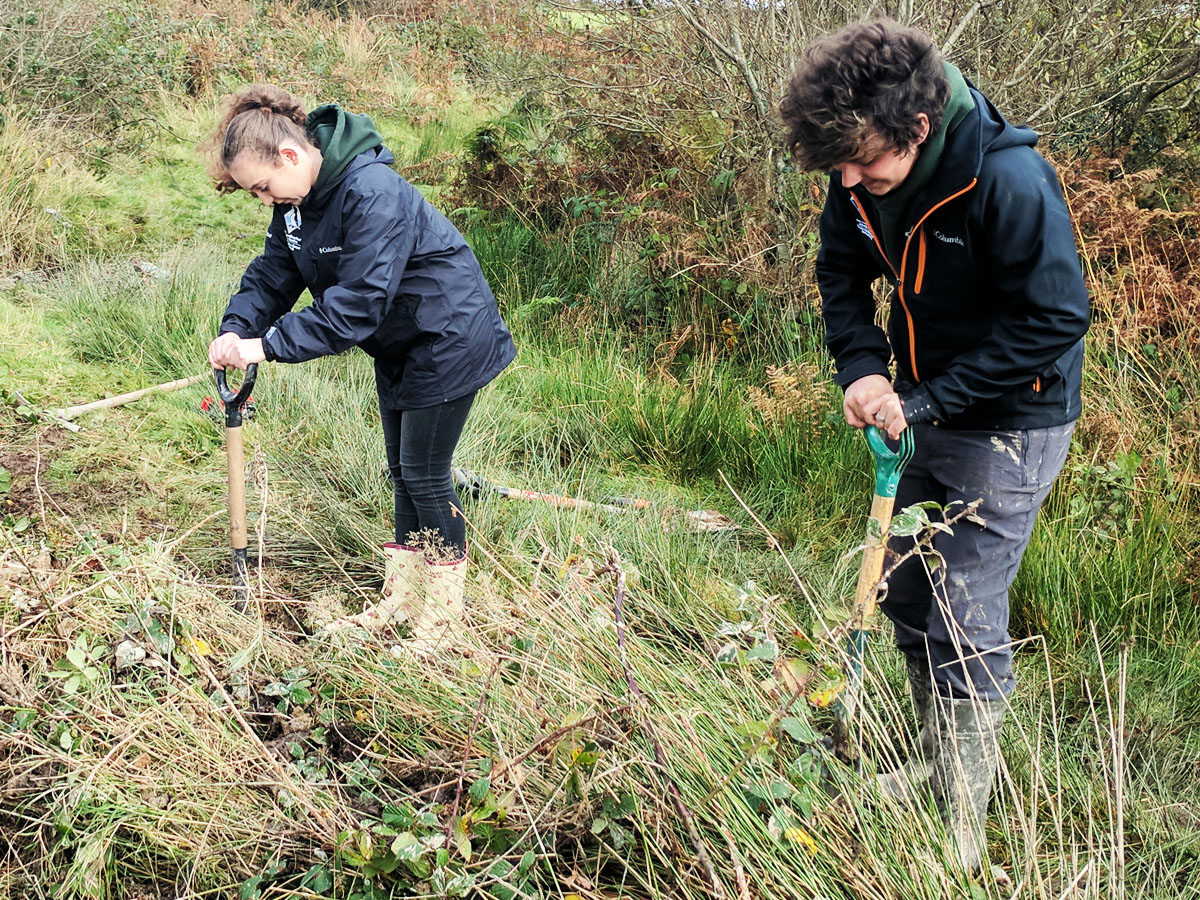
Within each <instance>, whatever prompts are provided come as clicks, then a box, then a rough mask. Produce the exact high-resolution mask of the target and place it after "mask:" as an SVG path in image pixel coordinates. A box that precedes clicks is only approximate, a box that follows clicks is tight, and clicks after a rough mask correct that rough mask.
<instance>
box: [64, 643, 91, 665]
mask: <svg viewBox="0 0 1200 900" xmlns="http://www.w3.org/2000/svg"><path fill="white" fill-rule="evenodd" d="M67 659H69V660H70V661H71V663H72V665H74V666H75V667H77V668H80V669H82V668H83V667H84V665H86V664H87V654H86V653H84V652H83V651H82V650H80V649H79V647H78V645H76V646H74V647H71V648H69V649H68V650H67Z"/></svg>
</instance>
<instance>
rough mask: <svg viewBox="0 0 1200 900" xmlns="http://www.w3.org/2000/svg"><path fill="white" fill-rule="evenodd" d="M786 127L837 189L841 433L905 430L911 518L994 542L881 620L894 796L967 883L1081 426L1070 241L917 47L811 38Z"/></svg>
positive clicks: (1038, 188)
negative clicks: (882, 320) (876, 291)
mask: <svg viewBox="0 0 1200 900" xmlns="http://www.w3.org/2000/svg"><path fill="white" fill-rule="evenodd" d="M780 110H781V114H782V117H783V120H784V124H785V125H786V126H787V127H788V131H789V143H790V146H791V149H792V153H793V156H794V159H795V161H796V163H797V165H798V166H799V167H800V168H802V169H803V170H805V171H814V170H830V179H829V181H830V183H829V194H828V198H827V200H826V202H825V208H824V211H823V213H822V215H821V224H820V233H821V249H820V252H819V253H818V255H817V279H818V283H819V285H820V290H821V298H822V313H823V318H824V321H825V327H826V343H827V345H828V347H829V349H830V351H831V353H832V354H833V357H834V360H835V363H836V367H837V375H836V380H837V382H838V384H840V385H842V387H843V388H844V389H845V401H844V405H843V411H844V413H845V417H846V421H847V422H848V423H849V424H850V425H852V426H854V427H856V428H862V427H864V426H866V425H875V426H877V427H878V428H880V429H881V430H883V431H886V432H887V433H888V434H889V435H890V436H891V437H893V438H895V437H898V436H899V435H900V434H901V433H902V432H903V431H904V430H905V429H906V428H911V429H913V438H914V441H915V445H916V455H915V457H914V458H913V460H912V462H911V463H909V465H908V467H907V469H906V470H905V472H904V475H903V477H902V479H901V481H900V486H899V491H898V494H897V497H896V508H897V509H902V508H903V507H905V506H908V505H911V504H913V503H917V502H920V501H924V500H932V501H936V502H938V503H940V504H943V505H946V504H951V503H957V502H961V503H970V502H973V501H976V500H981V501H982V502H981V504H980V506H979V516H980V517H981V518H982V519H983V520H984V522H985V523H986V524H984V525H979V524H975V523H972V522H968V521H966V520H961V521H960V522H959V523H958V524H957V525H956V526H955V528H954V533H953V534H939V535H937V537H936V538H935V540H934V544H933V546H934V549H935V550H936V551H937V552H938V553H939V554H940V555H941V557H942V559H943V560H944V561H945V569H944V572H945V574H944V577H943V576H941V575H940V572H939V573H938V575H937V576H936V577H935V576H934V575H931V574H930V572H929V571H928V570H927V568H926V566H925V565H924V563H923V561H922V560H921V559H920V558H917V557H913V558H911V559H910V560H908V561H907V562H905V563H903V564H902V565H899V566H897V567H894V568H893V569H892V571H891V572H889V573H888V574H887V576H886V581H887V586H888V589H887V593H886V596H885V599H884V602H883V604H882V608H883V610H884V611H885V613H886V614H887V615H888V617H889V618H890V619H891V620H892V622H893V623H894V624H895V630H896V643H897V646H898V647H899V648H900V650H901V651H902V652H903V653H904V655H905V658H906V661H907V669H908V675H909V682H910V687H911V690H912V694H913V698H914V702H915V704H916V707H917V711H918V715H919V717H920V721H921V735H920V746H919V748H918V749H917V751H916V752H915V753H914V755H913V757H912V758H911V759H910V760H909V761H908V762H907V763H906V764H905V765H904V767H902V769H900V770H899V771H897V772H894V773H890V774H887V775H881V776H879V786H880V789H881V791H882V792H884V793H886V794H889V795H893V796H906V795H911V793H912V791H913V790H914V789H915V788H918V787H921V788H923V787H924V786H926V785H928V787H929V788H930V789H931V790H932V792H933V795H934V798H935V800H936V802H937V804H938V808H939V810H941V812H942V814H943V816H944V817H945V819H946V822H947V825H948V827H949V828H950V830H951V833H952V834H953V836H954V838H955V841H956V846H957V850H958V854H959V857H960V859H961V861H962V863H963V865H964V866H965V867H966V868H968V869H969V870H975V869H978V868H979V867H980V866H981V864H982V863H983V861H984V859H985V857H986V843H985V842H984V838H983V824H984V819H985V817H986V813H987V804H988V798H989V795H990V793H991V788H992V783H993V781H994V778H995V773H996V769H997V766H998V758H999V748H998V744H997V739H998V735H999V729H1000V724H1001V722H1002V720H1003V717H1004V713H1005V710H1006V708H1007V700H1006V698H1007V697H1008V695H1009V694H1010V693H1011V692H1012V690H1013V686H1014V681H1013V672H1012V649H1011V643H1010V641H1009V636H1008V589H1009V586H1010V585H1011V584H1012V581H1013V578H1014V576H1015V575H1016V571H1017V567H1018V565H1019V563H1020V560H1021V555H1022V553H1023V552H1024V550H1025V546H1026V544H1027V543H1028V541H1029V536H1030V533H1031V531H1032V529H1033V523H1034V519H1035V518H1036V516H1037V512H1038V509H1039V507H1040V506H1041V504H1042V502H1043V501H1044V500H1045V498H1046V495H1047V493H1048V492H1049V490H1050V485H1051V483H1052V482H1053V480H1054V478H1055V476H1056V475H1057V474H1058V472H1059V470H1060V469H1061V468H1062V464H1063V461H1064V459H1065V457H1066V454H1067V448H1068V445H1069V443H1070V439H1071V431H1072V429H1073V427H1074V421H1075V419H1076V418H1077V417H1078V416H1079V412H1080V368H1081V364H1082V361H1083V336H1084V333H1085V332H1086V331H1087V328H1088V298H1087V292H1086V290H1085V287H1084V283H1083V278H1082V275H1081V271H1080V266H1079V260H1078V257H1077V254H1076V250H1075V244H1074V237H1073V232H1072V228H1071V222H1070V219H1069V217H1068V213H1067V207H1066V203H1065V201H1064V199H1063V196H1062V193H1061V190H1060V188H1059V184H1058V178H1057V176H1056V175H1055V172H1054V170H1053V169H1052V168H1051V167H1050V165H1049V164H1048V163H1047V162H1046V161H1045V160H1044V159H1043V158H1042V157H1041V156H1040V155H1039V154H1038V153H1037V152H1036V151H1035V150H1034V149H1033V145H1034V143H1035V142H1036V140H1037V136H1036V135H1035V134H1034V132H1033V131H1031V130H1030V129H1028V128H1018V127H1014V126H1012V125H1010V124H1009V123H1008V122H1006V121H1005V120H1004V118H1003V117H1002V116H1001V115H1000V113H999V112H997V111H996V109H995V107H993V106H992V104H991V103H990V102H989V101H988V99H987V98H986V97H984V96H983V95H982V94H981V93H979V91H978V90H976V89H975V88H974V87H973V86H972V85H971V84H970V83H968V82H967V81H966V79H965V78H964V77H963V76H962V74H961V73H960V72H959V71H958V70H957V69H956V68H954V67H953V66H951V65H949V64H948V63H945V62H944V61H943V60H942V58H941V55H940V54H939V52H938V50H937V48H936V47H935V46H934V44H933V41H932V39H931V38H930V37H929V36H928V35H926V34H924V33H923V32H921V31H918V30H916V29H913V28H908V27H905V26H901V25H899V24H897V23H895V22H890V21H870V22H860V23H857V24H853V25H850V26H848V27H846V28H844V29H843V30H841V31H839V32H837V33H836V34H833V35H830V36H828V37H825V38H823V39H820V40H818V41H817V42H816V43H814V44H813V45H812V46H810V47H809V48H808V49H807V50H806V51H805V53H804V55H803V57H802V58H801V60H800V62H799V65H798V69H797V72H796V74H795V76H794V77H793V79H792V81H791V83H790V84H789V86H788V90H787V93H786V96H785V97H784V99H783V101H782V103H781V106H780ZM880 277H883V278H886V279H887V280H888V282H889V283H890V285H891V298H890V300H891V302H890V315H889V318H888V327H887V332H886V334H885V332H884V331H883V330H882V329H881V328H879V327H878V326H877V325H876V324H875V301H874V297H873V294H872V284H873V283H874V282H875V281H876V280H877V279H878V278H880ZM893 359H894V361H895V368H896V372H895V377H894V379H893V378H892V376H891V374H890V371H889V363H890V361H891V360H893ZM911 546H912V544H911V542H908V543H907V546H905V545H904V544H901V542H899V541H897V540H892V541H889V549H891V550H893V551H895V552H897V553H899V554H903V553H904V552H905V550H906V549H908V548H911Z"/></svg>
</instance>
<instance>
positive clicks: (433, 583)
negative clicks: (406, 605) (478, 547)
mask: <svg viewBox="0 0 1200 900" xmlns="http://www.w3.org/2000/svg"><path fill="white" fill-rule="evenodd" d="M424 565H425V603H424V605H423V607H422V609H421V611H420V613H419V614H418V615H416V616H414V617H413V618H412V619H411V620H410V626H411V628H412V632H411V634H410V636H409V640H408V641H407V642H406V644H407V647H408V649H411V650H413V651H415V652H417V653H432V652H434V651H436V650H439V649H442V648H445V647H449V646H453V645H454V644H456V643H457V642H458V637H459V636H460V635H461V634H462V632H463V627H464V622H465V616H464V611H463V588H464V587H465V586H466V582H467V555H466V553H463V555H462V557H461V558H459V559H451V560H430V559H426V560H425V563H424Z"/></svg>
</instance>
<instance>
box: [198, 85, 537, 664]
mask: <svg viewBox="0 0 1200 900" xmlns="http://www.w3.org/2000/svg"><path fill="white" fill-rule="evenodd" d="M212 143H213V146H214V147H215V150H216V153H215V156H214V159H213V171H212V174H213V176H214V180H215V182H216V187H217V190H218V191H220V192H222V193H231V192H233V191H237V190H245V191H249V192H250V193H251V194H253V195H254V196H255V197H257V198H258V199H259V200H261V201H262V202H263V203H265V204H267V205H268V206H271V207H273V209H274V213H273V215H272V218H271V224H270V227H269V228H268V230H267V239H266V246H265V249H264V250H263V253H262V255H261V256H259V257H258V258H257V259H255V260H254V261H253V262H252V263H250V266H249V267H248V268H247V269H246V273H245V275H243V276H242V282H241V288H240V289H239V290H238V292H237V293H236V294H234V295H233V298H232V299H231V300H230V301H229V308H228V309H227V310H226V312H225V317H224V318H223V319H222V321H221V331H220V334H219V335H218V337H217V338H216V339H215V340H214V341H213V342H212V343H211V344H210V345H209V348H208V361H209V363H210V364H212V365H213V366H214V367H217V368H222V367H225V366H234V367H236V368H239V369H245V368H246V367H247V366H248V365H250V364H251V363H259V362H263V361H276V362H286V363H298V362H303V361H304V360H307V359H314V358H316V357H319V356H326V355H329V354H334V353H341V352H342V351H344V350H348V349H349V348H351V347H361V348H362V349H363V350H364V351H365V352H366V353H368V354H369V355H370V356H372V357H374V359H375V381H376V386H377V388H378V392H379V410H380V415H381V417H382V420H383V436H384V443H385V445H386V447H387V458H388V466H389V469H390V471H391V475H392V482H393V484H394V486H395V510H396V528H395V531H396V534H395V538H396V540H395V543H389V544H386V545H385V547H384V550H385V553H386V555H387V570H386V576H385V581H384V588H383V597H382V599H381V600H380V602H378V603H376V604H373V605H372V606H370V607H368V608H367V609H365V610H364V611H363V612H362V613H360V614H359V615H357V616H354V617H352V618H348V619H339V620H337V621H336V622H334V623H331V624H330V626H328V628H330V629H333V630H336V629H339V628H344V627H347V626H349V625H352V624H354V625H361V626H363V627H373V626H376V627H377V626H382V625H386V624H388V623H389V622H394V621H401V620H407V621H408V622H409V624H410V627H411V629H412V635H413V639H414V642H415V644H416V645H417V646H418V647H428V648H433V647H436V646H437V645H438V644H439V642H440V641H441V640H442V639H443V637H445V636H447V635H450V634H452V633H453V632H454V631H455V630H456V627H457V626H458V625H459V624H460V622H461V620H462V594H463V583H464V577H465V568H466V529H465V523H464V521H463V518H462V515H461V514H460V501H459V498H458V495H457V493H456V492H455V489H454V483H453V481H452V479H451V476H450V459H451V456H452V454H453V452H454V447H455V445H456V444H457V443H458V439H459V436H460V435H461V434H462V429H463V424H464V423H465V421H466V418H467V412H468V410H469V409H470V407H471V401H472V399H473V398H474V396H475V393H476V391H478V390H479V389H480V388H482V387H483V386H484V385H486V384H487V383H488V382H490V381H491V380H492V379H493V378H495V377H496V375H497V374H499V372H500V371H501V370H502V369H503V368H504V367H505V366H506V365H508V363H509V362H511V361H512V359H513V356H514V355H515V351H514V348H513V342H512V337H511V336H510V335H509V332H508V329H507V328H506V327H505V325H504V322H503V321H502V320H501V318H500V313H499V310H498V309H497V307H496V300H495V298H494V297H493V296H492V292H491V290H490V289H489V288H488V285H487V282H486V281H485V280H484V277H483V272H482V271H481V270H480V268H479V263H478V261H477V260H476V259H475V255H474V254H473V253H472V252H471V249H470V248H469V247H468V246H467V244H466V242H465V241H464V240H463V237H462V235H461V234H459V233H458V231H457V230H456V229H455V228H454V226H453V225H451V224H450V222H449V221H448V220H447V219H446V217H445V216H443V215H442V214H441V213H440V212H438V211H437V210H436V209H434V208H433V206H431V205H430V204H429V203H428V202H427V201H426V200H425V199H424V197H422V196H421V194H420V193H419V192H418V191H417V190H416V189H415V188H413V187H412V185H410V184H409V183H408V182H406V181H405V180H404V179H403V178H401V177H400V176H399V175H398V174H397V173H396V172H395V171H394V170H392V168H391V167H390V166H391V164H392V162H394V157H393V156H392V154H391V153H390V152H389V151H388V150H387V149H386V148H385V147H384V146H383V139H382V137H381V136H380V134H379V132H378V131H376V130H375V126H374V124H373V123H372V122H371V120H370V119H369V118H368V117H367V116H365V115H356V114H354V113H350V112H347V111H345V110H343V109H341V108H340V107H338V106H336V105H333V104H329V105H325V106H321V107H318V108H317V109H315V110H313V112H311V113H309V114H307V115H306V114H305V112H304V109H303V108H302V107H301V106H300V104H299V103H298V102H297V101H296V100H295V99H294V98H293V97H292V96H291V95H290V94H288V93H287V92H286V91H283V90H281V89H279V88H275V87H269V86H261V85H260V86H254V87H250V88H247V89H246V90H244V91H242V92H241V93H239V94H237V95H235V96H234V97H232V98H231V100H230V102H229V106H228V109H227V111H226V113H225V116H224V118H223V119H222V120H221V122H220V124H219V125H218V127H217V130H216V133H215V134H214V136H213V140H212ZM305 288H308V290H309V292H310V293H311V294H312V298H313V302H312V305H310V306H308V307H306V308H304V309H301V310H299V311H297V312H293V311H292V307H293V305H294V304H295V302H296V300H297V298H298V297H299V296H300V293H301V292H302V291H303V290H304V289H305ZM410 535H413V537H410ZM415 535H421V536H422V537H421V539H420V542H421V543H422V544H423V545H424V547H423V548H422V547H417V546H414V545H415V544H416V543H418V538H417V537H415ZM430 536H434V539H433V541H432V543H433V544H437V543H439V542H438V540H437V538H440V545H441V546H440V548H431V547H430V540H429V538H430ZM433 549H437V550H438V552H436V553H435V552H429V553H427V551H431V550H433Z"/></svg>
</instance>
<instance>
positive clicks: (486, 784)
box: [467, 778, 492, 804]
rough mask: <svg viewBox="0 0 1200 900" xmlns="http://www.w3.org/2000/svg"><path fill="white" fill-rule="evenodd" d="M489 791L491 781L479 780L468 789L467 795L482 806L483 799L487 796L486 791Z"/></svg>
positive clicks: (486, 779)
mask: <svg viewBox="0 0 1200 900" xmlns="http://www.w3.org/2000/svg"><path fill="white" fill-rule="evenodd" d="M491 789H492V779H490V778H480V779H479V780H478V781H476V782H475V783H474V784H472V785H471V787H470V789H469V790H468V791H467V794H468V795H469V796H470V798H471V799H472V800H474V801H475V802H476V803H480V804H482V803H483V801H484V799H485V798H486V797H487V795H488V791H490V790H491Z"/></svg>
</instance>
